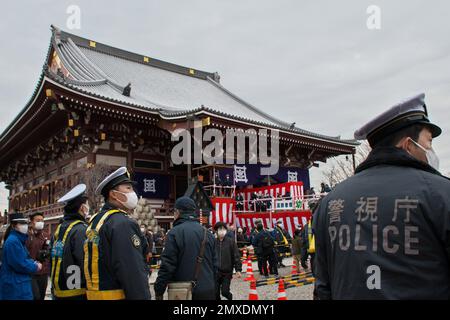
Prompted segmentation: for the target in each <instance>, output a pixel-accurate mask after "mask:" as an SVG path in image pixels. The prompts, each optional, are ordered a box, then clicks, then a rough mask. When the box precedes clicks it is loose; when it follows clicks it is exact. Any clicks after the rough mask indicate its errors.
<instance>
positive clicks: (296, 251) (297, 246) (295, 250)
mask: <svg viewBox="0 0 450 320" xmlns="http://www.w3.org/2000/svg"><path fill="white" fill-rule="evenodd" d="M302 248H303V240H302V231H301V230H300V229H295V231H294V238H292V249H291V252H292V259H293V262H294V265H295V267H296V268H297V272H300V261H301V256H302Z"/></svg>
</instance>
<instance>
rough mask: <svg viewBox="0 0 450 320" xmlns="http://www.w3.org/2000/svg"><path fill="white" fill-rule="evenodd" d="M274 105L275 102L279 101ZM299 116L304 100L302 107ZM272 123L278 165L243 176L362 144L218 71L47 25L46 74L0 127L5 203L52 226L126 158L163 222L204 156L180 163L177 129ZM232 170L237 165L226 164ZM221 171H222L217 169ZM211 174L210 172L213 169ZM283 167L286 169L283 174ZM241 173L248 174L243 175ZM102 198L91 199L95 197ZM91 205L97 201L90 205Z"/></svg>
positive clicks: (293, 174)
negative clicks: (265, 105)
mask: <svg viewBox="0 0 450 320" xmlns="http://www.w3.org/2000/svg"><path fill="white" fill-rule="evenodd" d="M274 107H277V106H274ZM298 108H299V117H300V113H301V112H302V111H301V110H302V106H299V107H298ZM199 125H201V126H202V130H206V129H209V128H215V129H218V130H220V131H222V132H223V133H224V134H225V132H226V130H227V129H241V130H248V129H255V130H261V129H267V130H278V132H279V138H278V139H279V154H280V171H279V174H277V176H274V177H261V176H259V175H258V174H256V173H255V172H256V171H255V170H256V169H258V168H259V166H258V165H249V166H247V168H246V169H247V178H246V179H245V180H247V181H242V180H241V181H239V183H245V184H246V185H249V186H251V187H254V188H257V187H260V186H261V185H264V184H270V183H271V182H270V180H271V179H273V181H275V183H286V182H292V181H301V182H302V185H303V187H304V188H306V189H307V188H309V173H308V170H309V168H311V167H312V166H317V165H318V163H319V162H326V161H327V159H328V158H330V157H335V156H338V155H343V154H348V155H352V154H354V153H355V148H356V146H357V145H358V143H357V142H356V141H354V140H343V139H341V138H340V137H330V136H325V135H321V134H317V133H313V132H309V131H306V130H303V129H300V128H298V127H296V126H295V123H290V122H286V121H283V120H279V119H277V118H275V117H273V116H271V115H270V114H269V112H268V110H267V112H265V111H263V110H260V109H258V108H257V107H255V106H253V105H251V104H250V103H248V102H246V101H244V100H243V99H241V98H240V97H238V96H237V95H235V94H233V93H231V92H230V91H228V90H227V89H226V88H224V87H223V86H222V85H221V83H220V76H219V74H218V73H217V72H206V71H201V70H197V69H194V68H190V67H184V66H180V65H176V64H173V63H169V62H165V61H162V60H159V59H156V58H154V57H151V56H149V55H142V54H136V53H132V52H129V51H126V50H122V49H118V48H114V47H111V46H108V45H106V44H102V43H99V42H97V41H96V40H94V39H87V38H82V37H80V36H77V35H74V34H70V33H67V32H64V31H62V30H60V29H58V28H57V27H54V26H52V27H51V38H50V45H49V49H48V53H47V57H46V59H45V62H44V67H43V70H42V74H41V76H40V78H39V80H38V82H37V84H36V88H35V90H34V92H33V93H32V95H31V97H30V99H29V101H28V103H26V105H25V106H24V107H23V109H22V110H21V111H20V113H19V114H18V115H17V117H16V118H15V119H14V120H13V121H12V123H11V124H10V125H9V126H8V127H7V128H6V129H5V130H4V132H3V133H2V134H1V135H0V181H2V182H5V183H6V186H7V189H8V190H9V211H10V212H14V211H22V212H25V213H32V212H36V211H40V212H43V213H44V214H45V221H46V222H47V227H48V228H49V231H53V230H54V228H55V225H56V224H57V223H58V221H59V219H60V218H61V216H62V208H61V206H59V205H58V204H57V203H56V201H57V199H58V198H59V197H60V196H61V195H62V194H64V193H65V192H66V191H67V190H69V189H70V188H72V187H73V186H75V185H76V184H78V183H81V182H84V183H87V184H88V190H91V191H90V192H91V194H92V196H93V197H94V195H93V191H92V190H93V189H95V185H96V184H97V183H98V182H99V181H100V180H101V179H102V178H103V177H104V175H106V174H107V173H108V172H110V171H111V170H113V169H115V168H117V167H118V166H127V167H128V168H129V170H130V172H131V173H132V174H133V177H134V179H135V180H136V181H137V182H138V185H137V191H138V194H139V195H140V196H142V197H144V198H146V199H150V200H151V201H152V203H153V204H154V208H156V209H155V210H156V213H155V217H156V218H157V219H158V221H160V222H161V223H169V221H170V220H171V216H170V208H171V206H172V205H173V203H174V201H175V199H176V198H177V197H179V196H181V195H183V194H184V193H185V191H186V189H187V188H188V181H190V179H191V175H192V176H197V178H198V179H199V180H203V181H206V180H208V179H209V180H211V179H212V177H211V173H208V172H206V173H200V172H202V170H195V169H196V168H199V167H201V166H202V165H201V164H193V165H186V164H174V163H173V162H172V161H171V157H170V155H171V151H172V148H173V146H174V145H175V143H176V142H174V141H172V140H171V136H172V132H173V131H174V130H176V129H179V128H184V129H189V130H194V128H196V127H198V126H199ZM221 170H223V172H222V179H224V178H225V175H231V177H232V178H236V177H235V176H234V175H233V172H232V171H230V170H233V169H232V168H231V169H230V168H223V169H221ZM219 171H220V170H219ZM208 175H209V176H208ZM284 175H285V176H284ZM241 178H242V177H241ZM97 201H98V199H96V200H95V201H94V202H97ZM93 207H94V208H95V206H93Z"/></svg>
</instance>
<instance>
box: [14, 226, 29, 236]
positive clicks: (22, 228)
mask: <svg viewBox="0 0 450 320" xmlns="http://www.w3.org/2000/svg"><path fill="white" fill-rule="evenodd" d="M17 231H19V232H20V233H23V234H27V233H28V225H27V224H18V225H17Z"/></svg>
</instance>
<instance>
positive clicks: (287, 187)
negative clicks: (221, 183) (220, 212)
mask: <svg viewBox="0 0 450 320" xmlns="http://www.w3.org/2000/svg"><path fill="white" fill-rule="evenodd" d="M260 191H261V193H262V194H263V195H264V194H270V196H272V197H275V198H276V197H277V195H278V194H281V195H282V196H284V195H286V193H287V192H288V191H289V193H290V196H291V197H292V200H293V201H296V200H297V199H299V198H300V199H301V200H302V202H303V203H302V209H303V210H306V209H307V208H306V205H305V203H304V201H303V195H304V194H303V183H302V182H286V183H280V184H274V185H271V186H264V187H259V188H251V189H244V190H242V191H239V193H240V194H242V195H243V197H244V200H245V203H244V209H245V210H249V208H248V203H249V201H250V199H251V195H252V193H253V192H256V193H259V192H260ZM294 207H295V205H294Z"/></svg>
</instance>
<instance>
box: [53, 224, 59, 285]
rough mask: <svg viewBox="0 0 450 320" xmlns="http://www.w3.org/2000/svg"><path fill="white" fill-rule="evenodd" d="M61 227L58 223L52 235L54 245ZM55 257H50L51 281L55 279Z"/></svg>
mask: <svg viewBox="0 0 450 320" xmlns="http://www.w3.org/2000/svg"><path fill="white" fill-rule="evenodd" d="M60 229H61V224H59V225H58V227H57V228H56V231H55V235H54V236H53V237H54V238H53V245H55V242H56V241H58V237H59V230H60ZM56 260H57V259H56V258H55V257H52V273H51V279H52V281H55V280H54V279H55V269H56V263H57V261H56Z"/></svg>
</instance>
